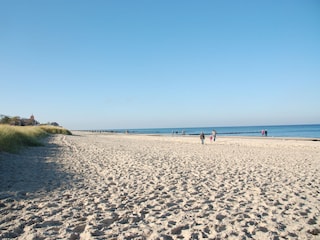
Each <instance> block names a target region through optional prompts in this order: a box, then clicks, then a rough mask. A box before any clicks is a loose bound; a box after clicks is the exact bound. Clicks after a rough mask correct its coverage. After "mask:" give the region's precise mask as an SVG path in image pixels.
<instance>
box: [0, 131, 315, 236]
mask: <svg viewBox="0 0 320 240" xmlns="http://www.w3.org/2000/svg"><path fill="white" fill-rule="evenodd" d="M73 133H74V135H70V136H65V135H55V136H53V137H51V138H50V139H48V140H47V142H46V143H45V146H43V147H34V148H27V149H25V150H23V151H22V152H21V154H19V155H17V154H0V182H1V185H0V213H1V214H0V229H1V231H0V238H18V239H37V238H38V239H135V238H136V239H182V238H184V239H214V238H220V239H248V238H249V239H250V238H253V239H270V238H272V239H273V238H286V239H319V237H320V227H319V224H320V219H319V217H320V216H319V211H320V209H319V203H320V164H319V155H320V148H319V145H318V143H317V142H312V141H304V140H302V141H297V140H295V141H283V140H281V139H270V138H269V137H267V138H259V139H261V140H264V141H257V139H252V138H245V139H244V138H241V139H239V138H238V137H236V138H234V137H232V138H230V137H226V138H225V137H219V138H218V139H217V141H216V142H213V143H210V142H209V140H207V139H206V141H207V143H206V144H205V145H201V143H200V139H199V138H198V137H192V136H191V137H189V136H188V137H180V136H179V137H176V136H175V137H172V136H142V135H131V134H99V133H95V134H93V133H91V132H82V131H81V132H79V131H73ZM269 139H270V140H272V141H269Z"/></svg>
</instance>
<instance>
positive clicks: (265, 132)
mask: <svg viewBox="0 0 320 240" xmlns="http://www.w3.org/2000/svg"><path fill="white" fill-rule="evenodd" d="M264 136H266V137H268V130H267V129H266V130H264Z"/></svg>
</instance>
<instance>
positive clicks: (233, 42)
mask: <svg viewBox="0 0 320 240" xmlns="http://www.w3.org/2000/svg"><path fill="white" fill-rule="evenodd" d="M0 89H1V92H0V114H5V115H9V116H21V117H29V116H30V115H31V114H34V115H35V118H36V119H37V120H38V121H40V122H41V123H45V122H54V121H55V122H58V123H59V124H60V125H62V126H64V127H66V128H69V129H113V128H150V127H151V128H153V127H202V126H208V127H209V126H241V125H269V124H270V125H272V124H298V123H302V124H304V123H320V1H318V0H308V1H304V0H300V1H296V0H275V1H236V0H235V1H229V0H226V1H218V0H208V1H188V0H177V1H172V0H161V1H146V0H145V1H139V0H137V1H131V0H128V1H125V0H120V1H89V0H87V1H82V0H68V1H64V0H63V1H62V0H48V1H42V0H41V1H40V0H39V1H34V0H30V1H24V0H21V1H20V0H19V1H18V0H17V1H15V0H0Z"/></svg>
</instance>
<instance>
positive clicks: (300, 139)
mask: <svg viewBox="0 0 320 240" xmlns="http://www.w3.org/2000/svg"><path fill="white" fill-rule="evenodd" d="M71 132H73V133H77V132H78V133H91V134H98V135H99V134H106V135H128V136H130V135H132V136H157V137H197V136H199V135H200V134H184V135H182V134H174V135H172V134H151V133H124V132H108V131H102V132H99V131H88V130H73V131H71ZM205 136H210V134H205ZM218 138H224V139H225V138H230V139H233V138H234V139H261V140H262V139H265V140H268V139H269V140H295V141H314V142H316V141H320V138H316V137H310V138H309V137H274V136H268V137H265V136H243V135H241V136H234V135H232V136H229V135H222V136H220V135H218V134H217V139H218Z"/></svg>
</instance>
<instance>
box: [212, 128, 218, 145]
mask: <svg viewBox="0 0 320 240" xmlns="http://www.w3.org/2000/svg"><path fill="white" fill-rule="evenodd" d="M216 137H217V131H216V130H214V129H213V130H212V138H213V141H214V142H215V141H216Z"/></svg>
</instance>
